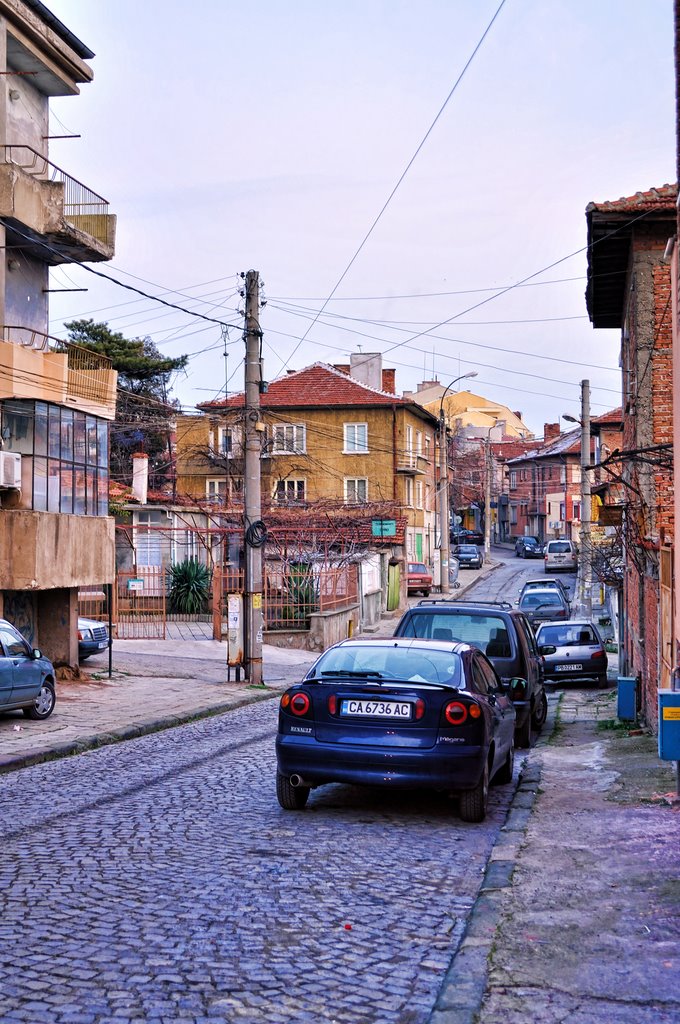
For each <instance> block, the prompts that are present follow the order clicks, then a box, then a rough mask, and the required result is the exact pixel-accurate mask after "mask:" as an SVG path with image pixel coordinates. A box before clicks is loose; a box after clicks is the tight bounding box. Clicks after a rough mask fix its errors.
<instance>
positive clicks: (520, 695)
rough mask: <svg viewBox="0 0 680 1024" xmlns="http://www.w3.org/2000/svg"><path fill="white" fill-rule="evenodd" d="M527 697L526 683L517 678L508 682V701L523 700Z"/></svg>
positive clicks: (524, 680)
mask: <svg viewBox="0 0 680 1024" xmlns="http://www.w3.org/2000/svg"><path fill="white" fill-rule="evenodd" d="M526 695H527V681H526V679H521V678H520V677H519V676H517V677H515V678H514V679H511V680H510V700H524V698H525V697H526Z"/></svg>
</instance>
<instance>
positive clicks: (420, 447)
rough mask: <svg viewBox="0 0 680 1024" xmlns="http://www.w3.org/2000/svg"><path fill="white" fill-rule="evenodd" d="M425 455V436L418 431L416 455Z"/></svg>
mask: <svg viewBox="0 0 680 1024" xmlns="http://www.w3.org/2000/svg"><path fill="white" fill-rule="evenodd" d="M422 454H423V434H422V431H420V430H416V455H422Z"/></svg>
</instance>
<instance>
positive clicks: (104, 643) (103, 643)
mask: <svg viewBox="0 0 680 1024" xmlns="http://www.w3.org/2000/svg"><path fill="white" fill-rule="evenodd" d="M108 646H109V641H108V640H102V642H101V643H100V644H97V647H98V648H99V650H100V651H101V649H102V647H108Z"/></svg>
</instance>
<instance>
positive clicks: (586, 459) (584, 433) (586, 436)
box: [562, 380, 593, 619]
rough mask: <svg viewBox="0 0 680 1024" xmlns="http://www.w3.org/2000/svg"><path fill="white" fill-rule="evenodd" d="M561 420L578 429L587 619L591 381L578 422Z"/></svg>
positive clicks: (590, 597)
mask: <svg viewBox="0 0 680 1024" xmlns="http://www.w3.org/2000/svg"><path fill="white" fill-rule="evenodd" d="M562 419H564V420H568V422H569V423H577V424H578V425H579V426H580V428H581V530H580V533H579V540H580V543H581V554H580V557H579V581H578V583H579V595H580V598H581V600H580V605H581V609H582V614H583V615H584V616H585V618H587V619H589V618H591V616H592V613H593V581H592V572H593V563H592V548H591V536H590V517H591V504H590V381H588V380H582V381H581V418H580V419H577V418H576V416H568V415H563V416H562ZM565 500H566V494H565Z"/></svg>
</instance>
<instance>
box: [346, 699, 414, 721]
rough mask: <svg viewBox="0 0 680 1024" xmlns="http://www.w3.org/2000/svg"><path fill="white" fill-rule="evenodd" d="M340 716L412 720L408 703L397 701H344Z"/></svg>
mask: <svg viewBox="0 0 680 1024" xmlns="http://www.w3.org/2000/svg"><path fill="white" fill-rule="evenodd" d="M340 714H341V715H346V716H349V717H352V718H402V719H404V718H410V717H411V705H410V704H409V703H408V701H396V700H365V699H362V700H354V699H352V700H343V701H342V702H341V704H340Z"/></svg>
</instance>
